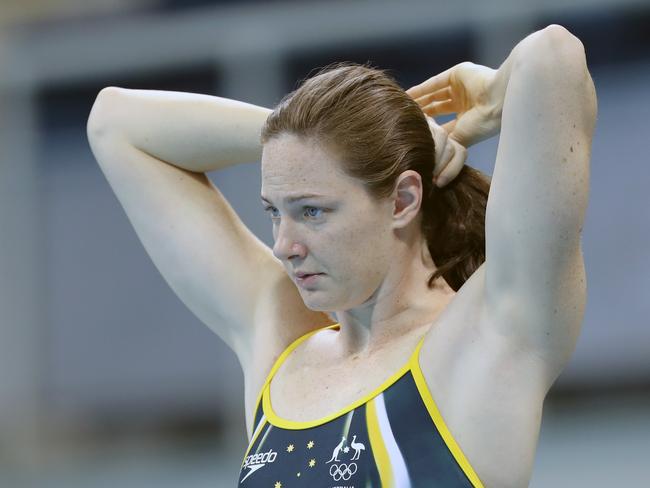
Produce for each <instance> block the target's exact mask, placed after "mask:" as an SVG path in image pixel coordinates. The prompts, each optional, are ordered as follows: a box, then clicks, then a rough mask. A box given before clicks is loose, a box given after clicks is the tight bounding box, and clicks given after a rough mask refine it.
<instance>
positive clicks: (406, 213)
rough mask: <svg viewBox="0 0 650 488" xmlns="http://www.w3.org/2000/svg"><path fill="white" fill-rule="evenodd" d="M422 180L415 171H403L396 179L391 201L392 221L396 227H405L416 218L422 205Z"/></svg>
mask: <svg viewBox="0 0 650 488" xmlns="http://www.w3.org/2000/svg"><path fill="white" fill-rule="evenodd" d="M422 196H423V187H422V178H421V177H420V174H419V173H418V172H417V171H413V170H411V169H409V170H406V171H404V172H403V173H402V174H401V175H399V176H398V177H397V183H396V184H395V190H394V191H393V199H394V202H395V205H394V209H393V220H394V224H395V226H396V227H406V226H407V225H408V224H409V223H410V222H411V221H412V220H414V219H415V218H416V216H417V215H418V213H419V211H420V205H421V204H422Z"/></svg>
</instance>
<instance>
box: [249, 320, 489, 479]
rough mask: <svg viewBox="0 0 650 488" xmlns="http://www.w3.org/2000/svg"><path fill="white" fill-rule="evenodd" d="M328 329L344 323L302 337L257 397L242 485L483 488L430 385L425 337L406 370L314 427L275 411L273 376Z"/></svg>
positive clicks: (273, 371) (271, 373) (282, 355)
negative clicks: (423, 354)
mask: <svg viewBox="0 0 650 488" xmlns="http://www.w3.org/2000/svg"><path fill="white" fill-rule="evenodd" d="M330 328H336V329H337V330H338V329H340V324H334V325H330V326H327V327H324V328H323V329H317V330H315V331H311V332H309V333H307V334H305V335H304V336H302V337H300V338H298V339H296V340H295V341H294V342H293V343H292V344H291V345H290V346H289V347H287V349H285V351H284V352H283V353H282V354H281V355H280V357H279V358H278V359H277V361H276V362H275V364H274V366H273V368H272V369H271V372H270V373H269V375H268V377H267V379H266V381H265V383H264V386H263V387H262V391H261V392H260V393H259V395H258V398H257V402H256V406H255V415H254V419H255V420H254V423H253V425H254V426H255V428H254V431H253V435H252V437H251V440H250V443H249V446H248V449H247V450H246V454H244V459H243V462H242V466H241V471H240V474H239V484H238V486H239V487H241V488H258V487H265V488H293V487H299V486H301V487H303V486H304V487H310V488H311V487H314V488H367V487H372V488H379V487H383V488H432V487H437V488H452V487H453V488H461V487H467V488H483V485H482V483H481V481H480V480H479V478H478V476H477V475H476V473H475V472H474V469H473V468H472V467H471V466H470V464H469V462H468V461H467V459H466V458H465V455H464V454H463V452H462V451H461V450H460V447H459V446H458V444H457V443H456V441H455V440H454V438H453V436H452V435H451V433H450V432H449V430H448V429H447V426H446V425H445V422H444V420H443V419H442V417H441V415H440V412H439V411H438V408H437V407H436V404H435V402H434V401H433V398H432V396H431V394H430V392H429V390H428V388H427V385H426V383H425V380H424V376H423V375H422V371H421V369H420V365H419V362H418V357H419V352H420V348H421V347H422V343H423V342H424V337H423V338H422V339H421V340H420V341H419V343H418V345H417V347H416V348H415V350H414V351H413V354H412V355H411V357H410V358H409V360H408V361H407V363H406V364H405V365H404V366H402V367H401V368H400V369H399V370H398V371H397V372H396V373H394V374H393V375H392V376H390V377H389V378H388V379H386V381H384V383H383V384H382V385H381V386H379V387H378V388H377V389H376V390H375V391H373V392H372V393H369V394H368V395H366V396H365V397H363V398H360V399H358V400H357V401H355V402H353V403H352V404H350V405H348V406H347V407H345V408H343V409H341V410H340V411H338V412H336V413H333V414H331V415H328V416H327V417H324V418H321V419H319V420H314V421H308V422H296V421H290V420H285V419H283V418H281V417H278V416H277V415H276V414H275V412H274V411H273V409H272V407H271V400H270V384H271V378H272V377H273V375H274V374H275V372H276V371H277V370H278V368H279V367H280V365H281V364H282V362H283V361H284V360H285V359H286V358H287V356H288V355H289V354H290V353H291V351H293V350H294V349H295V348H296V347H297V346H298V345H299V344H300V343H301V342H302V341H304V340H305V339H307V338H308V337H309V336H311V335H312V334H315V333H316V332H319V331H320V330H324V329H330ZM260 400H261V404H262V408H261V409H260Z"/></svg>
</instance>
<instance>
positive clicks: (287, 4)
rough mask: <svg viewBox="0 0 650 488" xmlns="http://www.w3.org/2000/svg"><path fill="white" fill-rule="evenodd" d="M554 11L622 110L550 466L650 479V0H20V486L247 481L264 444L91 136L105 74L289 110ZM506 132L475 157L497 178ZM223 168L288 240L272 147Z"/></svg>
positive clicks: (2, 107) (601, 96)
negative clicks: (279, 223)
mask: <svg viewBox="0 0 650 488" xmlns="http://www.w3.org/2000/svg"><path fill="white" fill-rule="evenodd" d="M550 23H558V24H561V25H564V26H565V27H567V28H568V29H569V30H570V31H571V32H572V33H574V34H575V35H577V36H578V37H579V38H580V39H581V40H582V42H583V44H584V45H585V49H586V52H587V60H588V63H589V67H590V71H591V73H592V76H593V78H594V81H595V84H596V89H597V93H598V100H599V117H598V122H597V126H596V134H595V139H594V143H593V150H592V151H593V152H592V154H593V156H592V163H591V188H590V203H589V208H588V212H587V218H586V223H585V226H584V229H583V250H584V257H585V262H586V268H587V276H588V301H587V308H586V313H585V319H584V325H583V331H582V335H581V337H580V340H579V342H578V346H577V349H576V351H575V354H574V356H573V357H572V360H571V362H570V364H569V366H568V367H567V369H566V370H565V371H564V373H563V374H562V376H561V377H560V378H559V380H558V381H557V383H556V384H555V385H554V387H553V388H552V390H551V391H550V393H549V396H548V397H547V400H546V403H545V408H544V417H543V422H542V429H541V436H540V441H539V448H538V451H537V458H536V462H535V468H534V472H533V477H532V482H531V486H532V487H534V488H541V487H581V486H589V487H611V486H649V485H648V479H650V467H649V465H648V464H649V463H648V461H647V460H648V456H649V455H650V327H649V324H648V322H649V319H648V317H650V305H649V303H650V294H649V290H650V253H649V252H648V249H649V247H650V197H649V196H648V190H647V188H648V183H650V170H649V169H648V168H647V166H646V165H647V164H648V153H649V152H650V142H649V139H650V137H649V136H650V133H649V130H648V129H649V124H648V120H649V119H650V92H649V91H648V87H650V29H648V26H649V25H650V2H648V1H647V0H644V1H641V0H570V1H567V0H546V1H544V2H541V1H532V0H528V1H521V0H507V1H506V0H502V1H494V2H467V1H456V2H443V1H417V0H403V1H401V2H397V1H381V0H375V1H369V0H367V1H346V2H342V1H332V0H330V1H325V0H309V1H300V2H298V1H289V0H276V1H268V0H267V1H260V0H257V1H256V0H249V1H212V2H210V1H205V0H187V1H185V0H58V1H56V0H20V1H19V0H0V487H1V488H5V487H8V488H13V487H20V488H22V487H66V488H76V487H88V488H96V487H108V486H111V487H115V486H119V487H125V488H131V487H132V488H144V487H156V488H167V487H188V488H203V487H206V488H207V487H222V486H223V487H227V486H236V483H237V475H238V472H239V465H240V463H241V460H242V458H243V454H244V451H245V448H246V444H247V442H246V431H245V426H244V407H243V374H242V372H241V370H240V369H239V364H238V362H237V359H236V357H235V355H234V353H232V352H231V351H230V350H229V349H228V348H227V347H226V345H225V344H224V343H223V342H222V341H221V340H220V339H219V338H218V337H217V336H216V335H214V334H213V333H212V332H211V331H210V330H209V329H208V328H207V327H206V326H204V325H203V324H202V323H201V322H200V321H199V320H198V319H197V318H196V317H195V316H194V315H193V314H192V313H191V312H190V311H189V310H188V309H187V308H186V307H185V306H184V305H183V303H182V302H181V301H180V300H179V299H178V298H177V297H176V296H175V294H174V293H173V292H172V290H171V289H170V288H169V287H168V286H167V284H166V283H165V281H164V280H163V279H162V276H161V275H160V274H159V273H158V271H157V269H156V268H155V267H154V266H153V263H152V261H151V260H150V258H149V257H148V255H147V254H146V252H145V250H144V248H143V246H142V245H141V244H140V241H139V240H138V238H137V236H136V234H135V232H134V231H133V228H132V227H131V226H130V223H129V222H128V220H127V218H126V215H125V213H124V212H123V210H122V208H121V206H120V205H119V203H118V201H117V199H116V197H115V196H114V195H113V193H112V191H111V189H110V187H109V185H108V183H107V181H106V180H105V178H104V176H103V174H102V173H101V170H100V169H99V167H98V165H97V163H96V162H95V160H94V158H93V156H92V154H91V152H90V148H89V146H88V142H87V138H86V132H85V128H86V120H87V117H88V114H89V111H90V108H91V106H92V104H93V102H94V99H95V96H96V95H97V93H98V91H99V90H100V89H101V88H103V87H105V86H109V85H114V86H121V87H127V88H144V89H160V90H179V91H189V92H197V93H207V94H212V95H218V96H222V97H227V98H234V99H238V100H242V101H246V102H249V103H254V104H257V105H262V106H265V107H269V108H271V107H272V106H273V105H274V104H275V103H277V102H278V101H279V100H280V98H281V97H282V96H283V95H284V94H285V93H287V92H288V91H290V90H292V89H294V88H296V87H297V84H298V82H299V80H301V79H303V78H304V77H306V76H307V75H308V74H309V73H310V72H311V71H312V70H313V69H315V68H318V67H320V66H323V65H325V64H328V63H330V62H334V61H343V60H349V61H356V62H359V63H364V62H366V61H371V62H372V64H373V65H374V66H376V67H379V68H386V69H389V70H390V73H391V74H392V75H393V76H394V77H395V78H396V79H397V81H398V82H399V83H400V85H401V86H403V87H404V88H405V89H406V88H408V87H410V86H412V85H414V84H416V83H420V82H421V81H423V80H424V79H426V78H428V77H430V76H432V75H434V74H436V73H438V72H440V71H442V70H444V69H446V68H448V67H450V66H452V65H453V64H456V63H458V62H461V61H465V60H470V61H474V62H476V63H480V64H485V65H487V66H490V67H493V68H497V67H498V66H499V64H500V63H501V62H502V61H503V60H504V59H505V57H506V56H507V55H508V53H509V52H510V49H511V48H512V47H513V46H514V45H515V44H516V43H517V42H518V41H519V40H521V39H522V38H523V37H525V36H526V35H527V34H529V33H531V32H533V31H534V30H537V29H540V28H542V27H544V26H546V25H548V24H550ZM442 120H443V121H444V120H445V119H442ZM439 122H440V120H439ZM497 143H498V138H493V139H491V140H489V141H486V142H484V143H481V144H479V145H477V146H474V147H472V148H471V149H470V152H469V157H468V164H470V165H472V166H475V167H477V168H479V169H481V170H482V171H484V172H486V173H489V174H491V173H492V171H493V168H494V159H495V155H496V148H497ZM209 176H210V178H211V179H212V180H213V181H214V182H215V184H216V185H217V186H218V187H219V188H220V189H221V190H222V192H223V193H224V195H225V196H226V197H227V198H228V199H229V201H230V202H231V204H232V205H233V207H234V208H235V209H236V210H237V212H238V213H239V215H240V216H241V217H242V219H243V220H244V222H245V223H246V224H247V225H248V226H249V227H250V228H251V229H252V230H253V232H255V233H256V234H257V235H258V236H259V237H260V238H261V239H262V240H263V241H265V242H266V243H267V244H269V245H271V243H272V236H271V225H270V222H269V221H268V220H267V217H266V215H265V214H264V212H263V210H262V208H261V206H260V205H259V203H258V196H257V195H259V190H260V173H259V162H255V161H251V162H250V163H248V164H241V165H238V166H235V167H232V168H228V169H226V170H223V171H218V172H213V173H210V174H209Z"/></svg>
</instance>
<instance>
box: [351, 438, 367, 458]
mask: <svg viewBox="0 0 650 488" xmlns="http://www.w3.org/2000/svg"><path fill="white" fill-rule="evenodd" d="M356 438H357V436H356V435H354V436H352V442H351V443H350V446H352V449H354V451H355V452H354V456H352V458H351V459H350V461H354V460H356V459H359V456H360V455H361V451H365V450H366V446H364V445H363V443H361V442H355V440H356Z"/></svg>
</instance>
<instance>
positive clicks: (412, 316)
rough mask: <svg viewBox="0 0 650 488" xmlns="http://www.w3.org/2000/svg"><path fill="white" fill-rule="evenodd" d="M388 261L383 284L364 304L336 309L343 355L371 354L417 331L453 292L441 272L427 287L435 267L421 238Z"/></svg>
mask: <svg viewBox="0 0 650 488" xmlns="http://www.w3.org/2000/svg"><path fill="white" fill-rule="evenodd" d="M392 262H393V263H394V264H393V265H392V266H391V268H390V269H389V272H388V274H387V275H386V277H385V278H384V280H383V281H382V283H381V285H380V286H379V287H378V289H377V290H376V291H375V293H374V294H373V295H372V296H371V297H370V298H369V299H368V300H367V301H366V302H365V303H364V304H362V305H360V306H359V307H356V308H353V309H349V310H345V311H337V312H336V319H337V322H338V323H339V324H340V326H341V329H340V333H339V335H338V340H337V342H338V343H339V348H338V349H339V351H340V354H341V357H342V358H346V357H350V356H351V355H352V356H370V355H372V354H373V353H375V352H377V351H380V350H382V349H384V347H385V346H386V345H387V344H390V343H393V342H394V341H395V340H397V339H399V338H401V337H407V336H409V335H410V334H417V335H418V337H421V336H422V334H423V333H424V329H428V328H429V327H430V326H431V324H432V323H433V322H434V321H435V319H436V318H437V316H438V315H439V314H440V313H441V312H442V310H443V309H444V308H445V307H446V306H447V304H448V303H449V302H450V300H451V299H452V298H453V297H454V295H455V294H456V292H454V291H453V290H452V289H451V287H449V285H448V284H447V283H446V282H445V280H444V279H443V278H442V277H440V278H438V279H437V280H436V281H435V282H434V283H433V288H431V289H429V288H428V287H427V282H428V280H429V277H430V276H431V274H432V273H433V272H435V271H436V269H437V268H436V266H435V264H434V263H433V260H432V259H431V255H430V253H429V249H428V247H427V245H426V241H425V240H424V239H423V240H422V241H421V242H419V243H418V244H417V245H416V247H415V249H414V248H408V249H405V251H404V252H403V253H402V254H401V256H398V257H397V259H394V260H392Z"/></svg>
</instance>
